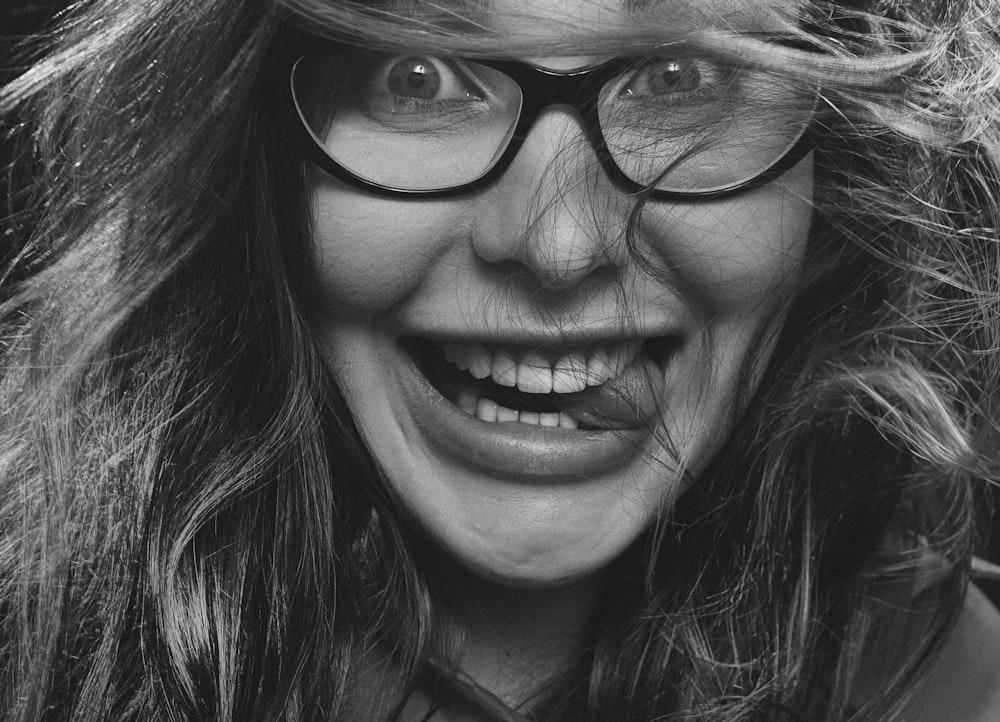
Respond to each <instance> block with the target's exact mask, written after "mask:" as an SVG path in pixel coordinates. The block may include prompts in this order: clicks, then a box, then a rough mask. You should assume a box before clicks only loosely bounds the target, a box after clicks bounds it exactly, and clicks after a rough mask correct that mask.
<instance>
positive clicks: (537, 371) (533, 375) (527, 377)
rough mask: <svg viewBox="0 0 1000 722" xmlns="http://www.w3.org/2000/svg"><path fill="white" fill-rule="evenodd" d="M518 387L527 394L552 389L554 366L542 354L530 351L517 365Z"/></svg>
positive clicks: (548, 391) (540, 392)
mask: <svg viewBox="0 0 1000 722" xmlns="http://www.w3.org/2000/svg"><path fill="white" fill-rule="evenodd" d="M517 389H518V391H523V392H524V393H526V394H547V393H551V391H552V367H551V366H550V365H549V362H548V361H546V360H545V359H544V358H542V356H541V355H540V354H537V353H529V354H528V355H526V356H525V357H524V358H522V359H521V363H520V364H518V366H517Z"/></svg>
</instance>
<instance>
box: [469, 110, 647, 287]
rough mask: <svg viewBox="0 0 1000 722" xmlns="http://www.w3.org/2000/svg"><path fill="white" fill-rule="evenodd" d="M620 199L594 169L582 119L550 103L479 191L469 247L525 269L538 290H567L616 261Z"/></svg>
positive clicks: (623, 201)
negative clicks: (481, 200)
mask: <svg viewBox="0 0 1000 722" xmlns="http://www.w3.org/2000/svg"><path fill="white" fill-rule="evenodd" d="M626 206H627V198H626V197H625V196H624V194H623V193H622V192H621V191H619V190H618V189H617V188H615V187H614V186H613V184H612V183H611V181H610V180H609V179H608V178H607V177H606V176H605V174H604V172H603V171H602V170H601V168H600V165H599V163H598V161H597V158H596V156H595V155H594V151H593V149H592V148H591V145H590V143H589V142H588V140H587V136H586V131H585V129H584V127H583V124H582V120H581V119H580V118H579V116H577V115H576V112H575V111H573V110H571V109H569V108H566V107H565V106H552V107H550V108H548V109H546V110H545V111H543V112H542V114H541V115H540V116H539V117H538V118H537V119H536V121H535V123H534V125H533V126H532V128H531V129H530V131H529V133H528V136H527V137H526V138H525V140H524V143H523V145H522V146H521V148H520V151H519V152H518V154H517V157H516V158H515V159H514V161H513V163H511V165H510V167H509V168H508V169H507V170H506V171H505V172H504V175H503V177H502V178H501V179H500V180H499V181H498V182H497V183H496V184H495V185H494V186H493V187H492V188H491V189H490V191H489V192H488V193H487V194H485V197H484V207H483V209H482V213H481V214H480V219H479V222H478V223H477V224H476V229H475V231H474V247H475V251H476V253H477V254H478V255H479V257H480V258H482V259H483V260H485V261H486V262H487V263H489V264H493V265H494V266H498V267H500V266H511V265H514V266H518V267H519V268H520V269H521V270H522V271H523V270H527V271H528V272H530V273H531V274H532V275H533V276H534V278H535V279H536V280H537V283H538V284H539V285H540V286H541V288H542V289H544V290H549V291H561V290H567V289H570V288H573V287H574V286H576V285H578V284H579V283H581V282H582V281H583V280H584V279H586V278H587V277H588V276H591V275H592V274H594V273H595V272H597V271H599V270H601V269H607V268H609V267H615V266H618V265H620V264H621V263H622V262H623V260H624V254H625V253H626V251H625V248H624V238H623V237H624V233H625V225H626V220H627V212H628V211H627V210H626Z"/></svg>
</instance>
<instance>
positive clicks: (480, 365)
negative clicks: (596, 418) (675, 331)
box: [444, 341, 642, 394]
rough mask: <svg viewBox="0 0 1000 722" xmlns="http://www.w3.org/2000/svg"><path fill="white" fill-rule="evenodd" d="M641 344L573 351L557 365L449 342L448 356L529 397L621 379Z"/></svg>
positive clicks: (541, 358)
mask: <svg viewBox="0 0 1000 722" xmlns="http://www.w3.org/2000/svg"><path fill="white" fill-rule="evenodd" d="M641 345H642V342H641V341H627V342H621V343H616V344H613V345H610V346H607V347H603V348H595V349H592V350H590V351H588V352H584V351H569V352H566V353H564V354H563V355H562V356H561V357H560V358H559V359H558V360H557V361H556V362H555V363H554V364H553V363H551V362H549V361H548V360H547V359H546V358H545V357H544V356H542V355H541V354H540V353H537V352H534V351H532V352H529V353H525V354H520V355H518V356H515V354H514V353H513V352H512V351H511V350H510V349H508V348H504V347H503V346H487V345H485V344H481V343H446V344H444V357H445V359H447V360H448V361H449V362H450V363H453V364H455V365H456V366H457V367H458V368H460V369H462V370H463V371H468V372H469V373H470V374H472V376H474V377H475V378H477V379H485V378H490V379H492V380H493V382H494V383H497V384H499V385H501V386H509V387H515V386H516V387H517V388H518V390H519V391H523V392H525V393H529V394H547V393H550V392H555V393H557V394H566V393H573V392H575V391H583V390H584V389H585V388H587V387H588V386H599V385H601V384H603V383H604V382H605V381H607V380H608V379H612V378H614V377H616V376H618V375H619V374H620V373H621V372H622V371H624V370H625V369H626V368H627V367H628V365H629V364H631V363H632V361H633V360H634V359H635V357H636V354H638V353H639V348H640V347H641Z"/></svg>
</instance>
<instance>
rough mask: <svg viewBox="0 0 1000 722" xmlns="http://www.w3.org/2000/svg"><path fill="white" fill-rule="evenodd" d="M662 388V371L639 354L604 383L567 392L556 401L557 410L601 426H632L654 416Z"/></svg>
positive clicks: (603, 427) (613, 427) (615, 427)
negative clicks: (633, 360) (631, 362)
mask: <svg viewBox="0 0 1000 722" xmlns="http://www.w3.org/2000/svg"><path fill="white" fill-rule="evenodd" d="M663 388H664V380H663V374H662V372H661V371H660V369H659V367H658V366H657V365H656V364H655V363H654V362H653V360H652V359H651V358H650V357H649V356H647V355H646V354H644V353H642V354H639V356H638V358H636V360H635V362H634V363H633V364H632V365H631V366H629V367H628V368H627V369H625V370H624V371H623V372H622V373H621V374H619V375H618V376H616V377H615V378H613V379H611V380H609V381H608V382H607V383H605V384H602V385H601V386H594V387H592V388H589V389H586V390H584V391H581V392H579V393H575V394H572V395H569V394H567V396H568V397H569V398H567V399H566V400H565V401H564V402H562V403H560V404H559V410H560V411H562V412H564V413H565V414H567V415H569V416H571V417H573V418H574V419H576V420H577V421H582V422H583V423H585V424H588V425H590V426H595V427H597V428H600V429H634V428H637V427H639V426H643V425H646V424H649V423H651V422H652V421H653V419H654V418H655V417H656V414H657V411H658V408H659V405H658V402H657V400H658V399H660V398H663Z"/></svg>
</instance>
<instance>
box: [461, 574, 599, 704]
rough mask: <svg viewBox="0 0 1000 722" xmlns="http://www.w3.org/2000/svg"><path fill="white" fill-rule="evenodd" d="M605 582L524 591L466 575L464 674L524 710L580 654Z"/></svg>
mask: <svg viewBox="0 0 1000 722" xmlns="http://www.w3.org/2000/svg"><path fill="white" fill-rule="evenodd" d="M603 576H604V575H603V574H595V575H593V576H591V577H587V578H585V579H582V580H578V581H574V582H570V583H567V584H562V585H558V586H554V587H547V588H543V589H524V588H511V587H506V586H503V585H500V584H495V583H491V582H486V581H483V580H481V579H477V578H473V577H472V575H471V574H469V575H467V578H466V579H463V580H462V582H463V583H462V584H461V585H456V586H460V588H461V592H460V594H459V595H458V598H457V599H456V602H457V605H456V609H458V610H459V614H460V620H459V621H460V622H461V623H462V626H463V629H464V631H465V639H464V643H463V646H462V656H461V658H460V660H459V665H460V666H461V668H462V670H463V671H464V672H465V673H466V674H468V675H469V677H471V678H472V679H473V680H474V681H475V682H476V683H477V684H478V685H479V686H480V687H482V688H484V689H486V690H487V691H489V692H491V693H492V694H493V695H495V696H496V697H498V698H499V699H500V700H502V701H503V702H504V703H506V704H507V705H509V706H511V707H515V708H516V707H518V706H520V705H522V704H524V703H525V702H526V701H528V700H529V699H530V698H531V697H532V696H533V695H535V694H536V693H537V692H538V691H539V690H541V689H542V688H543V687H544V686H545V684H546V683H547V682H548V681H549V680H551V679H552V678H554V677H555V676H556V675H558V674H559V673H561V672H563V671H565V670H567V669H568V668H569V667H570V666H572V664H573V663H574V662H575V661H576V660H577V659H578V657H579V655H580V654H581V653H582V651H583V648H584V646H585V645H586V644H587V642H588V636H589V631H590V629H591V625H592V622H593V617H594V613H595V611H596V606H597V602H598V597H599V593H600V589H601V585H602V582H603Z"/></svg>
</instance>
